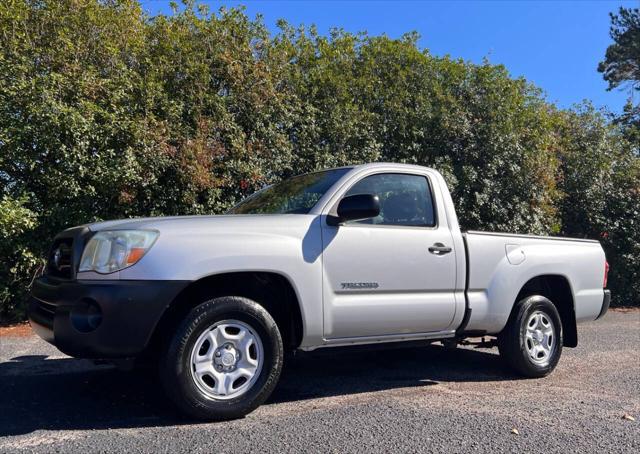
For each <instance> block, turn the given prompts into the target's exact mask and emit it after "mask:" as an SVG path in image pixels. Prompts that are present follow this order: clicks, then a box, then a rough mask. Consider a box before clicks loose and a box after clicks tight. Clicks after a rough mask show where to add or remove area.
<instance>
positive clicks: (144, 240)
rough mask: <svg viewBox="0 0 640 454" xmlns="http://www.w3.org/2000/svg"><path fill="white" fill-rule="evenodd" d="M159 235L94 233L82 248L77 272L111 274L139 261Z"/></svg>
mask: <svg viewBox="0 0 640 454" xmlns="http://www.w3.org/2000/svg"><path fill="white" fill-rule="evenodd" d="M158 235H160V234H159V233H158V232H156V231H154V230H112V231H105V232H98V233H96V234H95V235H94V236H93V237H91V239H90V240H89V242H88V243H87V245H86V246H85V248H84V252H83V253H82V259H80V268H79V271H96V272H98V273H103V274H106V273H113V272H115V271H119V270H122V269H124V268H127V267H129V266H131V265H133V264H135V263H136V262H137V261H138V260H140V259H141V258H142V257H144V255H145V254H146V253H147V251H148V250H149V249H150V248H151V246H153V243H155V241H156V239H157V238H158Z"/></svg>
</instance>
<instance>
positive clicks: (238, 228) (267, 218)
mask: <svg viewBox="0 0 640 454" xmlns="http://www.w3.org/2000/svg"><path fill="white" fill-rule="evenodd" d="M316 218H317V216H316V215H308V214H253V215H218V216H169V217H153V218H135V219H120V220H114V221H105V222H97V223H94V224H89V225H87V227H88V228H89V230H91V231H93V232H100V231H105V230H129V229H149V230H157V231H159V232H160V233H163V232H166V233H173V234H179V235H181V236H182V235H185V234H208V235H211V234H215V233H280V234H282V233H285V232H288V233H293V232H300V231H301V230H302V231H304V230H305V229H306V228H308V227H309V225H310V224H311V223H312V222H313V220H314V219H316Z"/></svg>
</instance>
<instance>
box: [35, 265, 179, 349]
mask: <svg viewBox="0 0 640 454" xmlns="http://www.w3.org/2000/svg"><path fill="white" fill-rule="evenodd" d="M187 284H188V282H185V281H108V280H94V281H77V280H60V279H56V278H52V277H47V276H43V277H41V278H38V279H37V280H36V281H35V282H34V285H33V290H32V292H31V299H30V302H29V311H28V313H29V321H30V323H31V326H32V328H33V330H34V331H35V332H36V333H37V334H38V335H39V336H40V337H42V338H43V339H44V340H46V341H47V342H49V343H51V344H53V345H55V346H56V347H57V348H58V349H59V350H60V351H62V352H63V353H66V354H68V355H70V356H75V357H78V358H127V357H134V356H137V355H139V354H140V353H141V352H142V351H143V350H144V349H145V347H146V346H147V344H148V343H149V340H150V339H151V335H152V334H153V330H154V329H155V327H156V325H157V323H158V321H159V320H160V317H162V314H163V313H164V311H165V309H166V308H167V307H168V305H169V304H170V303H171V301H173V300H174V298H175V297H176V296H177V295H178V293H179V292H180V291H181V290H182V289H184V288H185V287H186V286H187Z"/></svg>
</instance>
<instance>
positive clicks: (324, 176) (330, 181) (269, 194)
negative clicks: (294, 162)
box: [227, 167, 351, 214]
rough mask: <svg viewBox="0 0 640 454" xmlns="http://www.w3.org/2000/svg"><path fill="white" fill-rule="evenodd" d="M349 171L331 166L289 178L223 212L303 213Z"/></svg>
mask: <svg viewBox="0 0 640 454" xmlns="http://www.w3.org/2000/svg"><path fill="white" fill-rule="evenodd" d="M350 170H351V168H350V167H349V168H341V169H332V170H325V171H322V172H314V173H307V174H304V175H299V176H297V177H293V178H289V179H288V180H284V181H281V182H280V183H276V184H274V185H272V186H269V187H267V188H265V189H262V190H261V191H258V192H256V193H255V194H253V195H250V196H249V197H247V198H246V199H244V200H243V201H242V202H240V203H239V204H238V205H236V206H235V207H233V208H232V209H230V210H229V211H228V213H227V214H291V213H295V214H307V213H309V211H311V208H313V207H314V205H315V204H316V203H318V200H320V198H321V197H322V196H323V195H324V194H325V192H327V191H328V190H329V188H330V187H331V186H333V185H334V184H335V182H336V181H338V180H339V179H340V178H341V177H342V176H343V175H344V174H345V173H347V172H349V171H350Z"/></svg>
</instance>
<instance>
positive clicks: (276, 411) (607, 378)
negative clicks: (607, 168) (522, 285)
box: [0, 311, 640, 453]
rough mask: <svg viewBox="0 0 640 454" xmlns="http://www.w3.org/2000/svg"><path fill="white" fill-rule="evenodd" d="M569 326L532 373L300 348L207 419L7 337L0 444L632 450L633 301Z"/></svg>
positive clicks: (462, 353)
mask: <svg viewBox="0 0 640 454" xmlns="http://www.w3.org/2000/svg"><path fill="white" fill-rule="evenodd" d="M579 335H580V345H579V347H578V348H576V349H565V350H564V352H563V356H562V359H561V360H560V365H559V366H558V368H557V369H556V371H555V372H554V373H553V374H552V375H551V376H550V377H547V378H544V379H539V380H523V379H520V378H518V377H516V376H513V375H512V374H511V373H510V372H509V371H508V370H507V369H506V368H505V367H504V366H503V365H502V363H501V361H500V359H499V357H498V356H497V351H496V350H479V349H471V348H459V349H457V350H455V351H445V349H444V348H442V347H439V346H435V345H434V346H428V347H426V346H419V347H416V346H412V347H404V348H398V347H394V348H390V349H376V350H365V349H360V348H359V349H356V350H353V349H351V350H347V349H329V350H324V351H318V352H316V353H310V354H304V355H299V356H297V357H296V358H295V359H294V360H292V361H291V362H290V363H289V364H288V365H287V367H286V369H285V371H284V375H283V378H282V380H281V382H280V385H279V386H278V388H277V389H276V392H275V393H274V395H273V396H272V397H271V399H270V401H269V403H268V404H266V405H263V406H262V407H260V408H259V409H258V410H257V411H255V412H254V413H252V414H250V415H249V416H247V417H246V418H244V419H242V420H236V421H231V422H224V423H210V424H203V423H191V422H189V421H184V420H182V419H181V418H179V417H177V416H176V414H175V413H174V411H173V409H172V407H171V406H170V405H169V404H168V403H167V402H166V401H165V398H164V396H163V395H162V393H161V391H160V390H159V388H158V386H157V384H156V383H155V382H154V380H153V376H152V375H149V374H147V375H144V374H133V373H127V372H121V371H118V370H115V369H113V368H111V367H110V366H105V365H102V366H97V365H94V364H92V363H91V362H89V361H85V360H76V359H71V358H68V357H65V356H63V355H61V354H60V353H59V352H57V350H55V349H54V348H53V347H51V346H49V345H48V344H46V343H45V342H44V341H41V340H40V339H38V338H36V337H34V336H31V335H29V336H23V337H16V336H12V335H9V336H4V337H0V392H1V398H0V452H14V451H37V452H52V451H53V452H55V451H60V452H83V453H84V452H100V451H117V452H124V451H127V452H129V453H133V452H172V453H173V452H186V451H189V452H225V453H235V452H242V453H244V452H285V451H286V452H357V453H368V452H379V451H385V452H391V451H394V452H398V451H400V452H415V451H422V452H465V453H467V452H513V451H517V452H564V453H566V452H575V453H582V452H640V312H638V311H633V312H628V313H621V312H611V311H610V312H609V313H608V314H607V315H606V316H605V318H604V319H603V320H599V321H597V322H592V323H588V324H585V325H581V326H580V333H579ZM625 414H627V415H628V416H631V417H635V419H636V420H635V421H632V420H631V419H630V418H629V419H625V418H624V415H625ZM513 429H516V431H517V432H518V433H517V434H516V433H513V432H515V431H514V430H513Z"/></svg>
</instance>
